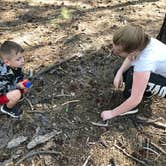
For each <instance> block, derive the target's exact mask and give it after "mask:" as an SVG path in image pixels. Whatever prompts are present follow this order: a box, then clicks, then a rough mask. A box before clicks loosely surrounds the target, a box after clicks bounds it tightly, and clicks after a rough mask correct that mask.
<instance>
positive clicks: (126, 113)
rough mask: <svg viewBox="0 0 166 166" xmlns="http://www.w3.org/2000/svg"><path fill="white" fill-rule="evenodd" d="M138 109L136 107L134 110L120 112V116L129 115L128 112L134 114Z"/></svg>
mask: <svg viewBox="0 0 166 166" xmlns="http://www.w3.org/2000/svg"><path fill="white" fill-rule="evenodd" d="M138 111H139V109H138V108H136V109H134V110H131V111H127V112H124V113H122V114H120V116H123V115H129V114H135V113H137V112H138Z"/></svg>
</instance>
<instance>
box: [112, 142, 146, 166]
mask: <svg viewBox="0 0 166 166" xmlns="http://www.w3.org/2000/svg"><path fill="white" fill-rule="evenodd" d="M114 146H115V147H116V148H117V149H119V150H120V151H122V152H123V154H124V155H126V156H127V157H129V158H131V159H133V160H135V161H137V162H138V163H141V164H142V165H144V166H148V165H147V164H146V163H145V162H144V161H142V160H139V159H137V158H135V157H134V156H132V155H130V154H129V153H127V152H126V151H125V149H122V148H121V147H119V146H118V145H117V144H114Z"/></svg>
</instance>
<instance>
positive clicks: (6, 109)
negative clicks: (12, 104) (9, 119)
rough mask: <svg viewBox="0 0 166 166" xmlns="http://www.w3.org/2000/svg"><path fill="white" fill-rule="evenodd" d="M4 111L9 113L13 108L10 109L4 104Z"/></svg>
mask: <svg viewBox="0 0 166 166" xmlns="http://www.w3.org/2000/svg"><path fill="white" fill-rule="evenodd" d="M3 109H4V110H5V111H8V112H10V111H11V110H12V108H8V107H7V105H6V104H4V106H3Z"/></svg>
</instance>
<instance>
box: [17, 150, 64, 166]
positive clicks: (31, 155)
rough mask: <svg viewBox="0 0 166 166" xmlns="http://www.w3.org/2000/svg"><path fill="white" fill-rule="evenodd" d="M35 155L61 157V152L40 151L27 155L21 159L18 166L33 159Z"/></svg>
mask: <svg viewBox="0 0 166 166" xmlns="http://www.w3.org/2000/svg"><path fill="white" fill-rule="evenodd" d="M35 155H61V152H57V151H38V152H30V153H28V154H27V155H25V156H24V157H23V158H21V159H20V160H19V161H17V162H16V164H15V165H16V166H17V165H19V164H20V163H22V162H23V161H24V160H26V159H28V158H30V157H33V156H35Z"/></svg>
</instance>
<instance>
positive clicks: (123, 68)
mask: <svg viewBox="0 0 166 166" xmlns="http://www.w3.org/2000/svg"><path fill="white" fill-rule="evenodd" d="M130 66H131V60H130V59H129V58H126V59H125V60H124V62H123V64H122V66H121V67H120V68H119V70H118V72H121V73H124V72H125V71H126V70H127V69H128V68H129V67H130Z"/></svg>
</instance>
